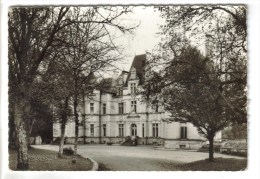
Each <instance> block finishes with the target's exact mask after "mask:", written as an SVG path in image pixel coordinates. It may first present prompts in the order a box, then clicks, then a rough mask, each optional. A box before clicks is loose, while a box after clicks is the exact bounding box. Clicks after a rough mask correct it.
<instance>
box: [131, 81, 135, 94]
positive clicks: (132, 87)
mask: <svg viewBox="0 0 260 179" xmlns="http://www.w3.org/2000/svg"><path fill="white" fill-rule="evenodd" d="M135 93H136V83H131V94H135Z"/></svg>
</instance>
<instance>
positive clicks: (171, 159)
mask: <svg viewBox="0 0 260 179" xmlns="http://www.w3.org/2000/svg"><path fill="white" fill-rule="evenodd" d="M33 147H35V148H41V149H48V150H53V151H58V146H55V145H34V146H33ZM78 153H79V154H80V155H82V156H83V157H90V158H92V159H94V160H96V161H97V162H98V163H99V164H101V165H102V166H105V168H107V169H109V170H111V171H176V170H178V165H180V164H184V163H189V162H193V161H196V160H203V159H206V158H208V153H202V152H192V151H174V150H158V149H155V148H154V147H152V146H137V147H128V146H107V145H79V146H78ZM214 157H223V158H240V157H234V156H228V155H223V154H218V153H216V154H214Z"/></svg>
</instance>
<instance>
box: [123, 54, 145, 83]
mask: <svg viewBox="0 0 260 179" xmlns="http://www.w3.org/2000/svg"><path fill="white" fill-rule="evenodd" d="M145 63H146V54H142V55H136V56H135V57H134V60H133V63H132V65H131V68H132V67H134V68H135V70H136V75H137V76H138V78H139V80H140V81H139V84H140V85H142V84H143V82H144V73H145ZM131 68H130V70H131ZM130 75H131V71H130V73H129V74H128V77H127V80H126V84H125V86H127V81H128V80H129V77H130Z"/></svg>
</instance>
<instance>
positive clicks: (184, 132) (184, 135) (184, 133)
mask: <svg viewBox="0 0 260 179" xmlns="http://www.w3.org/2000/svg"><path fill="white" fill-rule="evenodd" d="M181 139H187V127H181Z"/></svg>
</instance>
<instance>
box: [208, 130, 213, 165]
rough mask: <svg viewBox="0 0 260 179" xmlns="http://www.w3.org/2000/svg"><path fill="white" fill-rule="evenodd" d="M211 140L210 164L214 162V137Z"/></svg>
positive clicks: (209, 138)
mask: <svg viewBox="0 0 260 179" xmlns="http://www.w3.org/2000/svg"><path fill="white" fill-rule="evenodd" d="M208 140H209V162H214V135H213V136H209V137H208Z"/></svg>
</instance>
